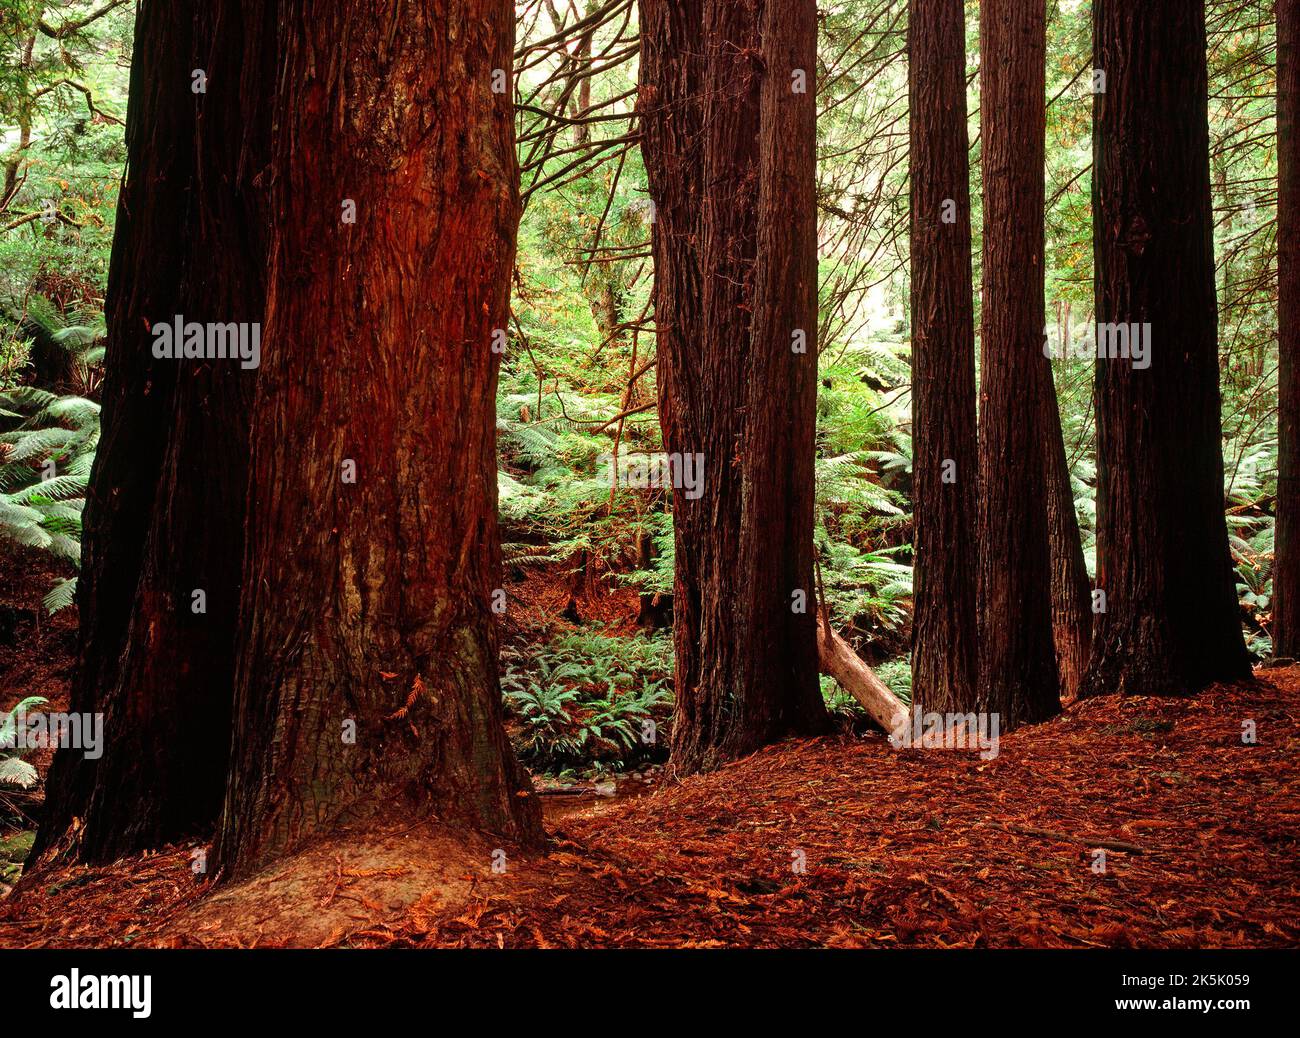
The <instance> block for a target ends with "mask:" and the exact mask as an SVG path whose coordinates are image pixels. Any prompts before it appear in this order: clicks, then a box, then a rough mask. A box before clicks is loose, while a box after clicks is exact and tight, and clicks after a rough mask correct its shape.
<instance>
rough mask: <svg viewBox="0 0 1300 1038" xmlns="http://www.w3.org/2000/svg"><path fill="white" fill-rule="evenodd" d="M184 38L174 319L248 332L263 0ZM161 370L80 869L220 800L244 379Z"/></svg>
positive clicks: (265, 46) (176, 832)
mask: <svg viewBox="0 0 1300 1038" xmlns="http://www.w3.org/2000/svg"><path fill="white" fill-rule="evenodd" d="M195 39H196V43H197V51H196V53H197V59H196V67H198V68H202V69H203V70H204V71H205V73H206V75H207V77H208V80H209V88H208V90H207V92H206V93H203V94H199V95H197V97H196V103H197V109H198V115H199V118H198V120H197V133H196V136H195V146H196V157H195V158H196V160H195V177H194V194H193V198H192V201H191V217H190V220H189V221H188V223H187V227H186V237H187V238H188V240H189V241H190V243H191V250H192V252H191V258H190V262H189V265H188V266H187V269H186V277H185V280H184V284H183V286H182V292H181V297H182V303H183V311H181V310H178V311H177V312H178V313H182V312H183V314H184V316H185V317H186V318H187V319H191V320H196V321H201V322H204V323H207V322H209V321H212V322H218V323H228V322H236V323H245V324H248V325H253V324H256V325H259V326H260V325H261V323H262V320H263V316H264V315H263V310H264V307H265V301H266V290H265V270H266V252H265V243H264V242H263V240H262V237H263V236H262V227H263V216H264V211H263V207H262V206H261V205H260V203H259V193H258V191H257V189H256V188H255V186H254V184H253V179H254V177H256V175H257V174H258V173H260V172H261V170H262V169H263V168H264V167H265V165H266V162H267V160H268V157H269V146H270V109H269V106H268V105H267V103H266V100H265V99H266V97H267V96H269V94H270V92H271V91H272V90H273V89H274V83H275V70H274V64H273V62H274V56H275V46H274V44H275V0H255V2H246V3H240V2H238V0H221V2H219V3H216V4H207V5H201V6H200V7H198V8H197V9H196V24H195ZM172 363H174V364H178V365H179V377H178V381H177V384H176V390H175V398H174V402H173V406H172V415H171V420H170V423H169V427H168V442H167V453H166V456H165V458H164V462H163V471H162V478H161V481H160V483H159V485H158V491H157V495H156V497H155V501H154V513H153V521H152V525H151V527H150V530H149V534H148V540H147V542H146V546H145V554H144V560H143V562H144V569H143V571H142V573H141V576H140V582H139V587H138V589H137V592H136V600H135V604H134V611H133V614H132V617H131V622H130V626H129V628H128V634H127V640H126V645H125V647H124V649H123V654H122V656H121V658H120V660H119V662H118V673H117V677H116V682H115V684H114V685H113V686H112V688H111V690H110V689H107V688H106V689H105V692H106V699H105V705H104V708H105V713H106V718H107V720H108V723H106V726H105V744H106V745H105V750H104V756H103V759H102V760H101V761H100V763H99V768H98V774H97V776H96V783H95V789H94V791H93V793H92V795H91V799H90V802H89V804H88V805H87V807H86V812H85V815H84V819H83V820H84V823H85V824H84V828H83V831H82V853H83V856H84V857H85V858H87V859H90V860H112V859H114V858H117V857H120V856H122V855H124V854H129V853H132V852H134V851H138V850H141V849H144V848H148V847H157V846H160V845H161V844H164V843H167V842H169V841H171V840H173V839H177V838H179V837H182V836H187V835H193V834H195V833H200V834H203V835H204V836H206V835H207V834H208V833H209V832H210V831H211V829H212V826H213V825H214V823H215V822H216V820H217V815H218V813H219V812H220V809H221V800H222V796H223V793H224V790H225V780H226V767H227V764H228V762H229V757H230V721H231V708H232V701H233V690H234V670H235V668H234V651H235V641H236V634H237V628H238V620H239V610H240V601H241V591H240V582H239V576H240V564H241V562H242V560H243V548H244V538H243V531H244V519H245V498H246V495H247V489H248V431H249V423H250V419H251V414H252V397H253V387H254V384H255V383H254V380H255V378H256V376H257V371H256V369H245V368H243V367H242V366H241V364H240V363H238V362H232V361H222V360H215V361H203V360H184V361H173V362H172ZM196 593H201V594H202V596H203V598H202V601H201V602H199V601H196V597H195V596H196ZM126 805H129V809H128V810H124V807H125V806H126Z"/></svg>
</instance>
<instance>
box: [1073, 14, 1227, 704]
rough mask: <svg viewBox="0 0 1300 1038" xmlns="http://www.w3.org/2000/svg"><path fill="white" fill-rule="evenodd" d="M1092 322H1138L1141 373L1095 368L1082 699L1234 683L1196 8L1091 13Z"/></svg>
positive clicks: (1117, 366)
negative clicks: (1094, 520) (1142, 342)
mask: <svg viewBox="0 0 1300 1038" xmlns="http://www.w3.org/2000/svg"><path fill="white" fill-rule="evenodd" d="M1093 15H1094V20H1095V21H1094V49H1095V53H1096V62H1097V67H1098V68H1100V69H1102V70H1104V71H1105V72H1106V74H1107V83H1106V90H1105V92H1104V93H1098V94H1097V96H1096V101H1095V126H1096V130H1095V132H1094V166H1093V213H1094V217H1095V219H1094V235H1095V242H1094V248H1095V251H1096V298H1097V307H1096V309H1097V321H1098V322H1099V323H1100V324H1101V325H1117V324H1121V323H1122V324H1126V325H1127V324H1134V323H1135V324H1139V325H1142V324H1148V323H1149V325H1150V330H1151V341H1150V346H1149V352H1148V353H1147V360H1148V361H1149V366H1147V367H1144V368H1138V367H1135V364H1134V361H1133V360H1132V359H1129V360H1126V359H1124V358H1123V357H1117V358H1115V359H1099V360H1098V361H1097V387H1096V397H1097V448H1098V449H1097V460H1098V493H1097V512H1098V543H1097V560H1098V564H1097V584H1098V587H1099V588H1101V589H1102V590H1104V591H1105V592H1106V596H1107V597H1106V611H1105V612H1104V613H1102V614H1100V615H1099V616H1098V617H1097V621H1096V624H1095V627H1094V631H1093V646H1092V657H1091V660H1090V663H1089V667H1088V675H1087V678H1086V680H1085V683H1084V692H1085V694H1100V693H1108V692H1119V693H1125V694H1130V693H1131V694H1139V695H1157V694H1172V695H1177V694H1187V693H1191V692H1195V691H1197V690H1199V689H1201V688H1204V687H1205V686H1206V685H1208V684H1210V683H1211V682H1214V681H1220V680H1234V679H1238V678H1243V677H1246V676H1248V675H1249V673H1250V666H1249V662H1248V656H1247V653H1246V650H1245V645H1244V643H1243V641H1242V634H1241V619H1240V614H1239V609H1238V605H1237V596H1236V591H1235V586H1234V580H1233V573H1232V562H1231V556H1230V554H1229V551H1228V536H1227V524H1226V522H1225V519H1224V501H1223V449H1222V433H1221V429H1220V402H1219V365H1218V329H1217V320H1218V318H1217V312H1216V299H1215V282H1214V239H1213V234H1214V221H1213V215H1212V211H1211V201H1210V164H1209V128H1208V121H1207V104H1208V101H1207V78H1206V54H1205V46H1206V38H1205V9H1204V5H1202V4H1193V3H1182V4H1134V3H1131V2H1129V0H1094V5H1093Z"/></svg>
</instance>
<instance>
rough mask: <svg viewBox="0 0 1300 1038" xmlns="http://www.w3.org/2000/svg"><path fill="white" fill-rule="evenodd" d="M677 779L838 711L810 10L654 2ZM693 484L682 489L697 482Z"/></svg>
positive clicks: (653, 124)
mask: <svg viewBox="0 0 1300 1038" xmlns="http://www.w3.org/2000/svg"><path fill="white" fill-rule="evenodd" d="M641 26H642V44H643V47H642V57H641V96H640V102H639V104H640V109H641V116H642V127H643V141H644V144H643V147H644V153H645V156H646V166H647V171H648V174H649V178H650V190H651V196H652V198H653V199H654V202H655V206H656V222H655V230H654V253H655V271H656V277H655V318H656V327H657V332H658V334H657V338H658V375H659V393H660V419H661V422H662V424H663V433H664V441H665V445H666V448H667V450H668V451H669V452H670V454H680V455H697V454H698V455H702V457H703V459H704V480H703V487H702V493H696V492H694V491H689V488H686V487H680V486H679V487H677V488H675V490H674V495H673V510H674V525H675V530H676V538H675V543H676V553H677V555H676V567H677V569H676V585H675V592H674V597H673V608H674V643H675V649H676V690H677V700H676V714H675V716H674V721H673V745H672V762H673V766H674V767H675V769H676V770H677V771H678V773H683V774H684V773H689V772H694V771H702V770H708V769H711V768H714V767H717V766H719V765H720V764H722V763H724V762H725V761H727V760H729V759H732V758H735V757H738V756H742V755H744V754H746V753H749V752H752V751H753V750H755V749H757V748H758V747H760V746H762V745H764V744H766V743H769V742H772V741H774V740H776V739H779V738H782V737H784V736H786V735H790V734H795V733H808V732H813V731H818V730H820V729H821V728H822V727H824V725H825V722H826V713H825V707H824V705H823V703H822V701H821V695H820V692H819V688H818V679H817V645H816V640H815V639H816V623H815V615H814V614H815V610H814V602H815V589H814V586H813V574H812V568H813V558H812V532H813V460H814V435H815V422H816V374H817V302H816V292H817V239H816V207H815V198H814V193H815V163H816V150H815V149H816V109H815V104H816V88H815V69H816V7H815V4H814V3H813V2H812V0H797V2H792V3H783V4H775V3H773V4H765V3H763V2H761V0H744V2H739V3H736V2H724V0H688V2H681V3H676V2H674V3H668V2H666V0H643V2H642V6H641ZM688 491H689V492H688Z"/></svg>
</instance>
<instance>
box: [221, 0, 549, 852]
mask: <svg viewBox="0 0 1300 1038" xmlns="http://www.w3.org/2000/svg"><path fill="white" fill-rule="evenodd" d="M281 30H282V33H283V38H282V41H281V55H280V60H281V63H282V71H281V73H280V80H279V86H278V89H277V92H276V95H275V98H274V102H273V107H274V119H275V126H276V129H277V132H276V139H275V142H274V144H273V151H272V162H271V173H272V176H273V181H272V189H271V195H272V198H271V213H270V220H269V223H270V235H271V249H270V257H271V259H270V269H269V273H268V297H267V334H266V343H265V349H264V351H263V371H262V381H261V382H260V384H259V389H258V402H257V407H256V409H255V414H254V421H253V431H252V480H251V483H250V485H251V487H252V490H253V496H254V502H253V507H252V517H251V521H250V524H249V529H248V538H249V543H248V549H247V552H246V561H245V567H244V586H245V588H246V589H247V591H246V594H245V612H244V615H243V620H242V623H241V628H242V630H241V646H240V651H239V661H238V674H237V679H236V701H235V724H234V748H233V757H232V762H231V775H230V785H229V788H228V790H227V794H226V802H225V811H224V815H223V820H222V826H221V830H220V833H219V837H218V843H217V847H216V857H217V860H218V865H219V867H220V868H222V869H223V870H224V871H225V874H226V875H227V876H236V877H237V876H242V875H245V874H247V873H249V872H251V871H253V870H255V869H256V868H258V867H259V866H260V865H262V864H264V863H266V862H268V861H270V860H272V859H274V858H276V857H278V856H280V855H283V854H286V853H289V852H292V851H293V850H295V849H297V848H299V847H301V846H303V845H304V844H306V843H307V842H309V841H310V840H312V839H313V838H315V837H318V836H321V835H324V834H328V833H331V832H335V831H338V830H341V829H345V828H351V827H355V826H383V825H386V824H389V823H393V824H402V825H406V826H409V825H412V824H415V823H416V822H418V821H420V820H423V819H437V820H439V821H441V822H443V823H446V824H449V825H455V826H463V827H468V828H474V829H480V830H485V831H488V832H491V833H494V834H498V835H499V836H501V837H502V838H504V839H506V840H517V841H523V842H525V843H535V842H536V841H538V840H539V839H540V835H541V821H540V810H539V808H538V805H537V800H536V797H535V796H533V795H532V793H531V790H530V788H529V784H528V780H527V776H526V774H525V773H524V772H523V770H522V768H521V767H520V766H519V764H518V762H517V761H516V760H515V757H514V755H513V753H512V751H511V748H510V745H509V743H508V741H507V739H506V736H505V733H504V731H503V729H502V723H501V720H502V718H501V714H502V711H501V699H500V693H499V689H498V684H497V644H496V634H495V631H494V627H493V623H492V619H491V612H490V596H491V594H492V590H493V588H495V587H497V586H498V583H497V582H498V579H499V578H498V569H499V551H498V544H497V529H496V438H495V418H494V416H495V409H494V399H495V394H496V384H497V369H498V364H499V356H498V355H497V354H496V353H494V352H493V350H492V346H493V341H494V335H493V332H494V330H495V329H503V328H505V327H506V326H507V315H508V303H509V299H508V296H509V278H510V272H511V268H512V264H513V260H514V254H515V236H516V230H517V225H518V219H519V199H518V188H517V175H518V171H517V167H516V159H515V153H514V132H513V120H512V112H511V95H510V92H509V90H508V89H507V90H504V91H502V92H501V93H494V90H493V86H494V80H495V82H496V84H497V85H500V84H501V83H502V82H503V79H504V81H506V82H508V77H509V70H510V67H511V53H512V46H513V36H514V10H513V6H512V5H511V4H510V3H509V2H508V0H411V2H408V3H403V4H399V5H395V6H394V7H393V8H392V9H388V8H385V9H384V10H383V11H381V12H378V13H377V12H376V9H375V8H374V6H373V5H371V4H368V3H362V2H360V0H348V2H344V3H340V2H338V0H283V2H282V4H281ZM494 72H498V73H500V72H503V73H504V77H503V76H502V75H501V74H498V75H496V76H494ZM349 199H350V200H352V201H353V202H355V205H356V222H355V224H349V223H345V222H342V221H341V215H342V214H343V213H344V211H345V210H344V209H343V205H344V202H345V200H349ZM353 472H355V481H354V482H353V481H351V476H352V473H353Z"/></svg>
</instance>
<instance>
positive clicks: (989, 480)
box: [979, 0, 1060, 731]
mask: <svg viewBox="0 0 1300 1038" xmlns="http://www.w3.org/2000/svg"><path fill="white" fill-rule="evenodd" d="M1046 45H1047V44H1046V13H1045V7H1044V0H985V2H984V3H983V5H982V6H981V17H980V82H981V98H980V112H981V119H982V130H981V132H982V136H983V165H984V310H983V325H982V328H981V333H980V335H981V344H980V345H981V354H980V356H981V365H980V371H981V387H980V393H981V400H982V407H981V412H980V491H981V507H980V547H981V551H980V682H979V688H980V701H981V705H982V706H983V708H984V709H986V710H989V711H992V712H996V713H999V714H1001V716H1002V726H1003V730H1004V731H1005V730H1009V729H1010V728H1012V727H1015V726H1017V725H1020V724H1023V723H1026V722H1036V721H1043V720H1046V719H1047V718H1049V717H1052V716H1054V715H1055V714H1056V713H1058V712H1059V711H1060V693H1059V689H1058V684H1057V675H1056V658H1055V651H1054V648H1053V641H1052V612H1051V608H1052V607H1051V567H1050V552H1049V542H1048V528H1047V509H1046V505H1045V497H1044V491H1045V480H1044V467H1043V457H1044V453H1043V452H1044V449H1045V447H1044V440H1045V432H1044V430H1043V429H1042V426H1041V423H1040V421H1039V395H1038V392H1037V387H1038V386H1039V385H1040V383H1041V380H1042V379H1044V378H1048V379H1049V380H1050V373H1048V372H1046V371H1045V370H1044V369H1045V368H1046V367H1047V366H1048V364H1049V361H1048V359H1047V357H1046V356H1045V355H1044V353H1043V342H1044V334H1043V329H1044V324H1045V321H1046V312H1045V306H1044V302H1043V291H1044V281H1043V240H1044V231H1043V206H1044V192H1043V152H1044V135H1045V123H1044V111H1045V105H1046V98H1045V94H1046V82H1045V79H1046V66H1045V60H1046Z"/></svg>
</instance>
